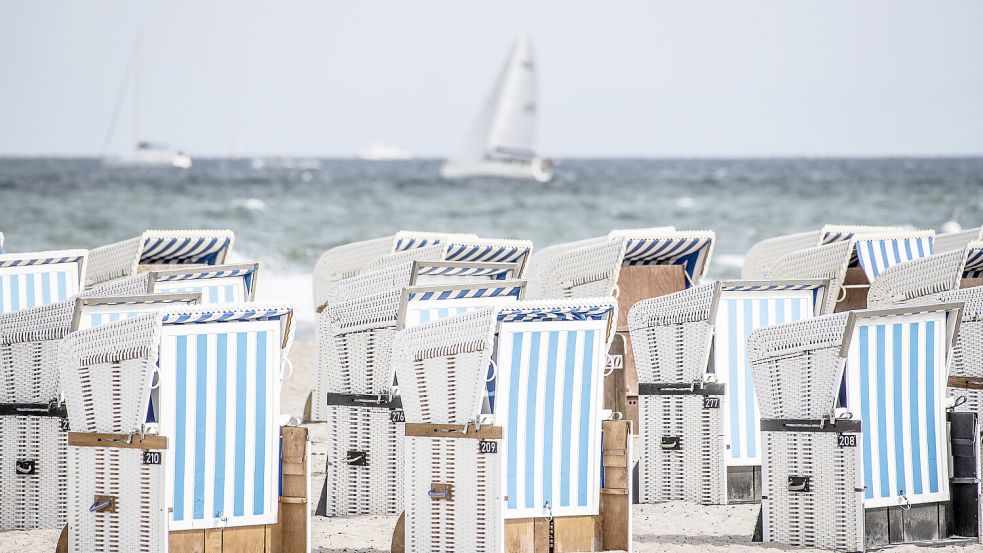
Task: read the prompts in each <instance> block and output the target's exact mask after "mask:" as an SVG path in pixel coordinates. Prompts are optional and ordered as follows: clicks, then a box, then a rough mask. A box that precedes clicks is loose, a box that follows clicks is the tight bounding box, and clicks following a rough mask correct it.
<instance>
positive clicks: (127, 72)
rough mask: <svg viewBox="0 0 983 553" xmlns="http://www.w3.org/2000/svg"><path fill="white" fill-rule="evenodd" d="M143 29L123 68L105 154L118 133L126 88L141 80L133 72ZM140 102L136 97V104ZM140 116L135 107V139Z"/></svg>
mask: <svg viewBox="0 0 983 553" xmlns="http://www.w3.org/2000/svg"><path fill="white" fill-rule="evenodd" d="M142 34H143V31H142V30H141V31H138V32H137V36H136V39H135V40H134V43H133V48H132V49H131V50H130V56H129V57H128V58H127V60H126V67H125V68H124V69H123V79H122V80H121V81H120V83H119V90H118V91H117V92H116V103H114V104H113V114H112V116H111V117H110V119H109V129H108V130H107V131H106V139H105V141H104V142H103V147H102V149H103V156H104V157H106V156H108V155H109V149H110V147H112V143H113V138H114V137H115V135H116V127H117V126H118V125H119V116H120V112H121V111H122V110H123V102H124V101H125V100H126V90H127V88H129V86H130V83H131V82H133V81H139V78H138V77H137V78H134V76H133V73H134V72H135V71H136V65H138V63H137V58H138V57H139V53H140V43H141V42H142V40H141V36H142ZM136 103H138V102H137V101H136V99H134V104H136ZM138 116H139V109H134V118H133V121H134V123H133V133H134V141H135V140H136V139H137V137H138V136H139V134H138V133H139V130H140V129H139V126H138V125H139V124H138V123H136V120H137V119H136V118H137V117H138Z"/></svg>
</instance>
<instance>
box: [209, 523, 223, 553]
mask: <svg viewBox="0 0 983 553" xmlns="http://www.w3.org/2000/svg"><path fill="white" fill-rule="evenodd" d="M205 553H223V552H222V530H221V529H218V528H216V529H210V530H205Z"/></svg>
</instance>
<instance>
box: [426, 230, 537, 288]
mask: <svg viewBox="0 0 983 553" xmlns="http://www.w3.org/2000/svg"><path fill="white" fill-rule="evenodd" d="M445 247H446V250H445V253H444V260H445V261H450V262H459V263H512V264H515V265H517V266H518V269H517V270H516V272H515V274H513V275H511V276H508V275H500V274H489V275H486V276H487V277H488V278H491V279H495V278H498V279H502V278H522V274H523V271H524V270H525V266H526V261H528V259H529V254H530V252H532V242H531V241H529V240H506V239H498V238H477V239H473V240H449V241H447V242H446V243H445ZM421 274H431V273H421ZM433 274H434V275H439V274H442V273H433Z"/></svg>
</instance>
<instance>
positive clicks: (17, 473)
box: [0, 294, 198, 530]
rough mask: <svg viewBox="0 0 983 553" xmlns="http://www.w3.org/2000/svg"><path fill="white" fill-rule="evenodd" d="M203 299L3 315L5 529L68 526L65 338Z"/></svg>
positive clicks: (0, 406) (0, 484)
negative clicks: (63, 388) (61, 352)
mask: <svg viewBox="0 0 983 553" xmlns="http://www.w3.org/2000/svg"><path fill="white" fill-rule="evenodd" d="M197 299H198V295H197V294H159V295H154V296H130V297H114V298H90V297H75V298H72V299H69V300H66V301H63V302H57V303H52V304H48V305H45V306H41V307H35V308H33V309H24V310H21V311H16V312H14V313H7V314H4V315H0V530H26V529H31V528H60V527H61V526H63V525H64V524H65V522H66V503H65V501H64V494H65V493H66V491H67V484H68V481H67V478H68V472H69V467H68V446H67V441H66V439H67V426H68V425H67V419H66V417H67V413H66V410H65V407H64V405H63V404H62V402H61V398H60V393H61V386H60V375H59V347H60V343H61V339H62V337H64V336H65V335H66V334H68V333H69V332H70V331H72V330H74V329H77V328H78V326H79V325H80V324H81V325H83V326H84V327H86V328H88V327H91V326H96V325H99V324H102V323H103V322H110V321H116V320H120V319H122V318H129V317H133V316H136V315H137V314H139V313H141V312H147V311H150V310H157V309H161V308H162V307H166V306H168V305H174V304H189V303H194V302H197Z"/></svg>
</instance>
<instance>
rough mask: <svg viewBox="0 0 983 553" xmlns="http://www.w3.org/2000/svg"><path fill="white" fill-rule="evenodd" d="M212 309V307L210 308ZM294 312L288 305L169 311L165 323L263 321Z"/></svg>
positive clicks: (278, 318) (280, 317)
mask: <svg viewBox="0 0 983 553" xmlns="http://www.w3.org/2000/svg"><path fill="white" fill-rule="evenodd" d="M209 309H210V308H209ZM291 314H293V309H290V308H288V307H283V308H278V309H263V310H259V311H257V310H254V309H237V310H225V309H216V310H215V311H197V310H195V311H192V312H189V313H167V314H165V315H164V318H163V322H164V324H199V323H208V322H216V321H218V322H232V321H262V320H270V319H277V320H280V319H282V318H284V317H287V316H289V315H291Z"/></svg>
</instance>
